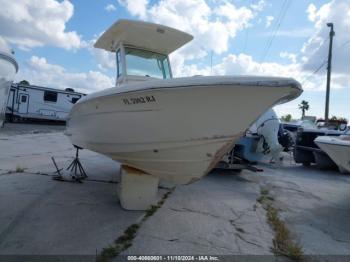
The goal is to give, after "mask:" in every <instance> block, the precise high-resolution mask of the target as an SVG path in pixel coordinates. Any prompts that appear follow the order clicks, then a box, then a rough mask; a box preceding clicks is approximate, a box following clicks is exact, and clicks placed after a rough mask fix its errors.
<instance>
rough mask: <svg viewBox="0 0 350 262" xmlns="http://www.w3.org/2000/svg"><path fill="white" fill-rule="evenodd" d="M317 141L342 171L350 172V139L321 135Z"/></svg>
mask: <svg viewBox="0 0 350 262" xmlns="http://www.w3.org/2000/svg"><path fill="white" fill-rule="evenodd" d="M315 143H316V144H317V145H318V146H319V148H321V149H322V150H323V151H324V152H325V153H326V154H327V155H328V156H329V157H330V158H331V159H332V160H333V161H334V162H335V163H336V164H337V166H338V167H339V170H340V171H341V172H342V173H349V172H350V140H343V139H341V137H332V136H319V137H317V138H316V139H315Z"/></svg>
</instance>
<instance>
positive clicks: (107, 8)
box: [105, 4, 117, 12]
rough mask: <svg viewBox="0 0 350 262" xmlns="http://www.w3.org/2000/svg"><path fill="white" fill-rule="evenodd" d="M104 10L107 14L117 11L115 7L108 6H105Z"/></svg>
mask: <svg viewBox="0 0 350 262" xmlns="http://www.w3.org/2000/svg"><path fill="white" fill-rule="evenodd" d="M105 10H106V11H107V12H113V11H115V10H117V8H116V7H115V5H113V4H109V5H106V7H105Z"/></svg>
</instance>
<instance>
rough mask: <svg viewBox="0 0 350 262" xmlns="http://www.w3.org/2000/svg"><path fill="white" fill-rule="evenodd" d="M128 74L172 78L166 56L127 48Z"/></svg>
mask: <svg viewBox="0 0 350 262" xmlns="http://www.w3.org/2000/svg"><path fill="white" fill-rule="evenodd" d="M125 57H126V72H127V74H128V75H137V76H149V77H155V78H160V79H168V78H171V74H170V66H169V61H168V57H167V56H166V55H162V54H158V53H154V52H151V51H146V50H141V49H134V48H130V47H125Z"/></svg>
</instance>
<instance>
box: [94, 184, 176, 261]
mask: <svg viewBox="0 0 350 262" xmlns="http://www.w3.org/2000/svg"><path fill="white" fill-rule="evenodd" d="M173 190H174V189H171V190H170V191H168V192H167V193H166V194H164V196H163V197H162V199H161V200H160V201H159V202H158V203H157V205H151V206H150V208H149V209H147V210H146V211H145V215H144V217H143V219H142V220H141V222H140V223H139V224H132V225H130V226H129V227H128V228H127V229H126V230H125V231H124V233H123V234H122V235H121V236H120V237H118V239H116V240H115V241H114V244H113V245H110V246H108V247H107V248H104V249H103V250H102V252H101V254H100V255H99V257H98V258H97V261H98V262H107V261H110V260H111V259H113V258H115V257H116V256H118V255H119V254H120V253H121V252H122V251H124V250H126V249H127V248H129V247H131V246H132V241H133V239H134V238H135V237H136V234H137V231H138V230H139V228H140V226H141V224H142V223H143V222H145V221H146V220H147V219H148V218H149V217H150V216H152V215H153V214H154V213H155V212H156V211H157V210H158V209H159V208H160V207H161V206H162V205H163V204H164V202H165V200H166V199H167V198H168V197H169V195H170V194H171V193H172V192H173Z"/></svg>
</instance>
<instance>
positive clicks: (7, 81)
mask: <svg viewBox="0 0 350 262" xmlns="http://www.w3.org/2000/svg"><path fill="white" fill-rule="evenodd" d="M17 71H18V64H17V62H16V60H15V59H14V57H13V56H12V54H11V52H10V50H7V49H5V48H2V49H1V50H0V128H1V127H2V126H3V124H4V121H5V111H6V104H7V98H8V95H9V91H10V87H11V84H12V82H13V80H14V78H15V75H16V73H17Z"/></svg>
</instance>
